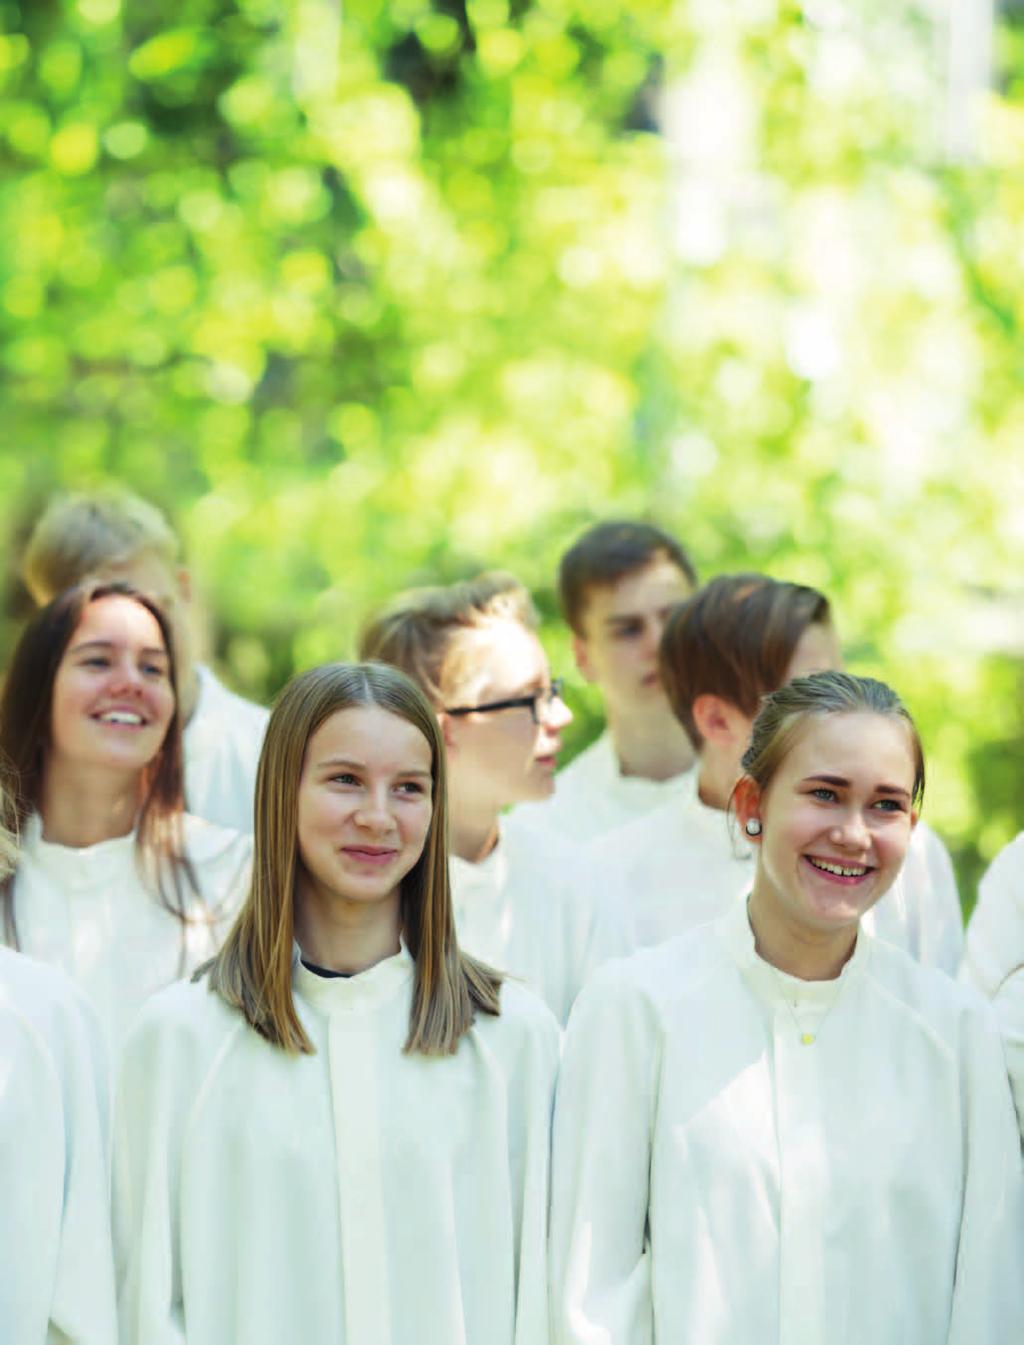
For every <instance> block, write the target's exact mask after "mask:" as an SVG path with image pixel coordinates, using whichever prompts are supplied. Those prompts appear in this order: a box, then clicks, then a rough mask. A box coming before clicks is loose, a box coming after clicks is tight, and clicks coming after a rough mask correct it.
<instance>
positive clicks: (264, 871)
mask: <svg viewBox="0 0 1024 1345" xmlns="http://www.w3.org/2000/svg"><path fill="white" fill-rule="evenodd" d="M354 706H378V707H379V708H380V709H382V710H386V711H387V712H388V713H389V714H393V715H397V716H398V717H399V718H400V719H404V720H406V722H407V723H410V724H412V725H413V726H414V727H415V728H417V729H418V730H419V731H420V733H422V734H423V736H424V738H426V740H427V742H428V744H429V745H430V756H431V781H432V791H433V811H432V815H431V820H430V828H429V831H428V833H427V839H426V843H425V844H424V847H423V853H422V855H421V856H420V858H419V860H418V861H417V862H416V864H415V865H414V866H413V868H412V869H411V870H410V872H409V873H408V874H407V875H406V877H405V878H404V879H403V881H402V890H401V914H402V933H403V938H404V941H405V944H406V946H407V948H408V949H409V952H410V953H411V955H412V959H413V962H414V963H415V977H414V987H413V997H412V1008H411V1011H410V1016H409V1035H408V1037H407V1039H406V1042H405V1050H406V1051H407V1052H413V1051H415V1052H419V1053H420V1054H421V1055H451V1054H453V1053H454V1051H455V1050H456V1048H457V1047H458V1044H459V1040H460V1038H461V1037H462V1036H463V1034H464V1033H465V1032H467V1031H468V1030H469V1028H470V1026H471V1025H472V1022H473V1019H474V1017H475V1015H476V1013H477V1011H480V1012H483V1013H488V1014H498V1013H499V1012H500V991H501V977H500V976H499V975H498V973H497V972H495V971H492V970H491V968H489V967H486V966H484V965H483V964H482V963H480V962H477V961H476V960H475V959H474V958H471V957H469V956H468V955H467V954H465V953H463V952H461V951H460V950H459V946H458V943H457V942H456V938H455V920H454V916H453V913H452V901H451V889H450V887H449V882H448V842H447V832H448V819H447V799H446V780H445V758H444V744H443V741H442V739H441V733H440V729H439V728H438V724H437V719H436V718H435V716H434V712H433V710H432V709H431V707H430V706H429V705H428V703H427V701H426V699H425V698H424V696H423V693H422V692H421V691H420V690H419V689H418V687H416V686H415V685H414V684H413V682H411V681H410V680H409V678H407V677H406V676H404V675H403V674H402V673H401V672H399V671H398V670H397V669H395V668H390V667H386V666H384V665H383V664H379V663H357V664H352V663H330V664H327V665H325V666H324V667H320V668H312V669H310V670H309V671H308V672H305V673H302V674H301V675H300V676H298V677H296V678H294V679H293V680H292V681H291V682H289V683H288V685H287V686H286V687H285V689H284V690H283V691H282V692H281V695H280V696H279V698H278V700H277V703H276V704H275V706H274V710H273V713H272V714H271V716H270V723H269V724H268V726H267V732H266V737H265V738H264V741H263V751H262V752H261V754H260V764H259V770H258V773H257V777H256V804H255V835H254V854H253V871H252V886H251V889H250V892H249V896H248V899H247V900H246V902H245V905H244V906H243V907H242V910H241V911H240V913H239V915H238V918H237V920H236V921H235V924H234V927H233V928H232V930H231V932H230V934H229V935H228V937H227V940H226V941H225V943H224V946H223V948H222V949H221V951H220V953H219V954H218V955H217V957H216V958H214V959H213V961H212V962H211V963H208V964H207V966H206V967H204V968H201V969H200V971H199V972H197V977H199V976H202V975H203V974H205V973H207V972H208V973H209V977H210V986H211V988H212V989H213V990H215V991H216V992H217V994H219V995H220V996H221V998H222V999H224V1000H225V1001H226V1002H227V1003H228V1004H231V1005H233V1006H234V1007H235V1008H237V1009H239V1010H240V1011H241V1012H242V1014H243V1015H244V1017H245V1019H246V1021H247V1022H248V1024H249V1026H250V1027H252V1028H254V1029H255V1030H256V1031H257V1032H258V1033H259V1034H260V1036H262V1037H265V1038H266V1039H267V1040H268V1041H270V1042H272V1043H273V1044H274V1045H275V1046H280V1047H282V1048H283V1049H284V1050H286V1051H291V1052H303V1053H305V1054H312V1053H313V1045H312V1043H311V1042H310V1040H309V1037H308V1035H307V1033H306V1031H305V1029H304V1027H303V1026H302V1022H301V1020H300V1018H299V1015H298V1012H297V1010H296V1007H295V1000H294V997H293V994H292V968H293V942H294V937H295V935H294V930H295V912H294V903H295V881H296V873H297V869H298V865H299V863H300V862H301V861H300V859H299V847H298V793H299V782H300V779H301V776H302V770H303V765H304V763H305V758H306V750H307V747H308V744H309V740H310V739H311V738H312V736H313V734H314V733H315V732H316V731H317V729H318V728H319V727H320V725H321V724H323V723H324V722H325V721H326V720H327V719H329V718H330V717H331V715H334V714H337V713H338V712H339V711H340V710H347V709H350V708H352V707H354Z"/></svg>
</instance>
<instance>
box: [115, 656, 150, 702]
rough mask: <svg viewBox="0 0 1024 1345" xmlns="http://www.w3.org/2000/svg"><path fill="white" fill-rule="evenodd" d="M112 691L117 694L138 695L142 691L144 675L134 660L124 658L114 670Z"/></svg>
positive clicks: (119, 660)
mask: <svg viewBox="0 0 1024 1345" xmlns="http://www.w3.org/2000/svg"><path fill="white" fill-rule="evenodd" d="M112 674H113V675H112V677H111V684H110V689H111V691H117V692H128V693H131V694H137V693H138V692H139V691H141V690H142V686H143V681H142V673H141V671H140V670H139V668H138V667H137V666H136V663H135V660H134V659H132V658H122V659H118V661H117V662H116V663H115V664H114V666H113V669H112Z"/></svg>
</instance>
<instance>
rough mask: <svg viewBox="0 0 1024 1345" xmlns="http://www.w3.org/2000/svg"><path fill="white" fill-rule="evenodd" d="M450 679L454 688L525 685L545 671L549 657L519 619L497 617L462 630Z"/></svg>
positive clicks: (481, 689) (482, 689)
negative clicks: (463, 631)
mask: <svg viewBox="0 0 1024 1345" xmlns="http://www.w3.org/2000/svg"><path fill="white" fill-rule="evenodd" d="M453 652H454V657H453V658H452V660H451V669H452V682H453V684H454V687H455V688H457V689H465V688H467V687H473V688H476V690H477V691H478V692H480V693H482V694H486V693H488V692H490V691H494V690H501V691H510V690H515V689H518V688H523V689H528V688H529V687H531V686H532V685H534V684H536V685H540V684H541V683H543V682H544V681H545V680H546V678H547V675H548V661H547V658H546V656H545V654H544V649H543V646H542V645H541V642H540V640H539V639H538V638H537V636H536V634H535V632H534V631H532V630H528V629H527V628H526V626H524V625H523V624H522V622H520V621H515V620H513V619H512V618H511V617H500V618H497V619H495V620H493V621H488V622H487V623H486V624H485V625H483V626H476V627H474V628H473V629H472V630H468V631H466V632H465V634H464V635H463V637H462V638H461V640H460V641H459V643H458V648H457V649H456V650H455V651H453Z"/></svg>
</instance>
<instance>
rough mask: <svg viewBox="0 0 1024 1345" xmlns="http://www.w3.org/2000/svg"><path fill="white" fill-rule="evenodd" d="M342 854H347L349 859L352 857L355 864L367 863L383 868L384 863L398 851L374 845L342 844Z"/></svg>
mask: <svg viewBox="0 0 1024 1345" xmlns="http://www.w3.org/2000/svg"><path fill="white" fill-rule="evenodd" d="M342 854H344V855H347V856H348V857H349V859H354V860H355V861H356V863H357V864H367V865H369V866H370V867H371V868H383V867H384V865H385V864H388V863H390V861H391V860H392V859H394V857H395V855H397V854H398V851H397V850H390V849H387V848H385V847H382V846H375V845H345V846H342Z"/></svg>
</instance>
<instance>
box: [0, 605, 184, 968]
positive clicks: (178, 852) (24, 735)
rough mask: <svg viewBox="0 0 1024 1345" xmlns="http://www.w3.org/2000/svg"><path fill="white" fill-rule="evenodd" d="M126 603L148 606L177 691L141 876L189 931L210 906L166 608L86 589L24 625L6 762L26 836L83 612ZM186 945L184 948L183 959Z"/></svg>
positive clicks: (10, 681) (3, 750) (0, 890)
mask: <svg viewBox="0 0 1024 1345" xmlns="http://www.w3.org/2000/svg"><path fill="white" fill-rule="evenodd" d="M112 597H120V598H128V599H129V600H130V601H132V602H136V603H138V604H139V606H140V607H144V608H145V609H146V611H147V612H149V614H150V615H151V616H152V617H153V619H154V620H155V621H156V623H157V625H158V626H159V627H160V634H161V636H162V638H163V643H164V648H165V650H166V651H167V661H168V674H169V677H170V683H171V690H172V692H173V693H174V714H173V715H172V717H171V722H170V724H169V725H168V728H167V732H166V734H165V735H164V740H163V742H162V743H161V745H160V749H159V751H158V752H157V754H156V756H155V757H154V758H153V760H152V761H151V762H150V763H149V765H148V766H146V768H145V769H144V770H143V771H142V777H141V781H140V799H139V811H138V813H137V815H136V820H135V848H136V856H137V859H138V862H139V867H140V871H141V872H142V874H143V875H144V877H145V878H146V879H147V881H148V882H149V884H150V885H151V886H152V887H153V889H154V895H155V896H156V897H157V898H158V900H159V901H160V903H161V905H162V906H164V907H165V908H166V909H167V910H168V911H169V912H170V913H171V914H172V915H174V916H176V917H177V919H179V920H180V921H181V923H182V932H183V933H184V929H185V926H186V925H187V924H189V923H191V921H192V920H193V919H194V918H195V915H196V914H197V913H199V914H201V910H200V911H199V912H197V911H196V909H195V908H194V906H193V903H199V907H200V908H201V907H202V906H204V905H205V901H204V899H203V896H202V892H201V890H200V887H199V882H198V880H197V877H196V874H195V870H194V868H193V866H192V863H191V861H190V859H189V857H188V854H187V852H186V850H185V840H184V831H183V816H184V798H183V793H184V785H183V780H184V767H183V765H182V747H181V719H180V712H179V708H178V680H177V665H176V663H175V657H174V640H173V637H172V634H171V627H170V623H169V622H168V620H167V617H166V615H165V614H164V612H163V610H162V609H161V608H160V606H159V605H158V604H157V603H156V602H154V601H153V599H152V598H150V597H147V596H146V594H144V593H140V592H139V591H138V590H137V589H135V588H132V586H131V585H130V584H124V583H113V584H97V583H89V582H86V583H82V584H76V585H74V586H73V587H72V588H68V589H65V590H64V591H63V592H62V593H59V594H58V595H57V596H56V597H55V598H54V599H53V600H52V601H51V602H49V603H47V605H46V606H45V607H44V608H42V610H41V611H39V612H37V613H36V615H35V616H34V617H33V618H32V620H31V621H30V622H29V623H28V625H27V626H26V627H25V629H24V631H23V632H22V634H21V638H20V639H19V641H18V643H17V645H16V646H15V650H14V655H13V657H12V659H11V665H10V668H9V669H8V673H7V680H6V681H5V683H4V688H3V695H2V697H0V757H3V758H4V759H5V760H6V763H8V764H9V766H10V792H11V810H12V813H13V820H14V826H15V827H16V828H17V829H18V831H20V830H21V829H22V828H23V827H24V825H25V822H26V821H27V820H28V818H29V817H30V816H31V815H32V814H33V813H34V812H37V811H38V810H39V806H40V803H41V802H42V791H43V771H44V768H45V764H46V756H47V753H48V751H49V748H50V734H51V726H52V720H53V686H54V682H55V681H56V677H57V670H58V668H59V667H60V664H61V661H62V660H63V658H64V655H65V653H66V652H67V648H68V646H69V644H70V643H71V639H72V637H73V635H74V633H75V631H76V630H77V629H78V623H79V622H80V621H81V619H82V615H83V613H84V612H85V609H86V608H87V607H88V606H89V605H90V604H91V603H94V602H99V601H101V599H103V598H112ZM0 904H2V906H3V925H4V935H5V938H6V940H7V942H8V943H9V944H11V946H12V947H14V948H17V946H18V932H17V921H16V919H15V911H14V879H13V875H11V874H9V875H8V876H7V877H6V878H5V879H2V880H0ZM184 952H185V945H184V942H183V943H182V956H184Z"/></svg>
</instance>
